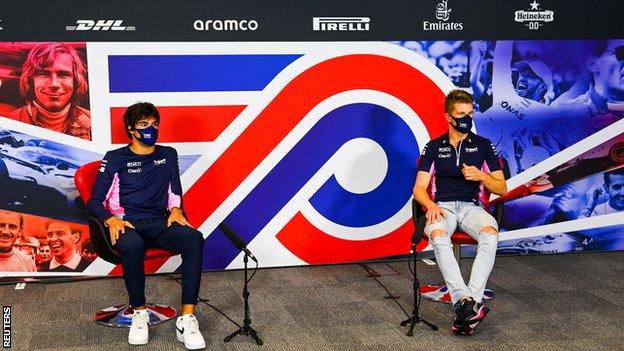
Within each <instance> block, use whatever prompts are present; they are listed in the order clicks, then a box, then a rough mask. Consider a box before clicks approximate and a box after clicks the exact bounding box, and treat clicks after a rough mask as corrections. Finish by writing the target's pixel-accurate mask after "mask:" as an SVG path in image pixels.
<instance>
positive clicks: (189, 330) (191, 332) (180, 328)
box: [176, 314, 206, 350]
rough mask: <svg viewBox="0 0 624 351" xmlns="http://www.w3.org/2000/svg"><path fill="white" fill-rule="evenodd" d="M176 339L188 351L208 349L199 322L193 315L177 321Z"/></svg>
mask: <svg viewBox="0 0 624 351" xmlns="http://www.w3.org/2000/svg"><path fill="white" fill-rule="evenodd" d="M176 337H177V338H178V341H181V342H183V343H184V347H186V348H187V349H188V350H199V349H204V348H206V341H204V337H203V336H202V334H201V332H200V331H199V322H197V318H195V316H194V315H192V314H185V315H183V316H180V317H178V320H176Z"/></svg>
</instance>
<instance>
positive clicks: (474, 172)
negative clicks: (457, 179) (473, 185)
mask: <svg viewBox="0 0 624 351" xmlns="http://www.w3.org/2000/svg"><path fill="white" fill-rule="evenodd" d="M462 174H463V175H464V178H466V180H472V181H475V182H482V181H483V180H484V179H485V173H483V172H481V170H480V169H478V168H477V167H475V166H468V165H466V164H465V163H462Z"/></svg>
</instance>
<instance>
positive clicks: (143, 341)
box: [128, 339, 149, 345]
mask: <svg viewBox="0 0 624 351" xmlns="http://www.w3.org/2000/svg"><path fill="white" fill-rule="evenodd" d="M148 341H149V339H147V340H130V339H128V344H130V345H145V344H147V342H148Z"/></svg>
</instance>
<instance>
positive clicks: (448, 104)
mask: <svg viewBox="0 0 624 351" xmlns="http://www.w3.org/2000/svg"><path fill="white" fill-rule="evenodd" d="M457 103H462V104H472V103H474V98H473V97H472V95H470V94H469V93H467V92H465V91H463V90H459V89H455V90H451V91H450V92H449V93H448V95H446V98H444V110H445V111H446V113H448V114H450V113H451V112H453V105H455V104H457Z"/></svg>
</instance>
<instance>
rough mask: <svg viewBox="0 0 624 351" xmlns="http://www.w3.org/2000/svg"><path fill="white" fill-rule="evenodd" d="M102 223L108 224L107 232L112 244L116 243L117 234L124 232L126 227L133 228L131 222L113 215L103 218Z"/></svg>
mask: <svg viewBox="0 0 624 351" xmlns="http://www.w3.org/2000/svg"><path fill="white" fill-rule="evenodd" d="M104 223H105V224H106V225H107V226H108V233H109V235H110V239H111V245H113V246H114V245H115V244H116V243H117V239H119V235H121V234H123V233H125V232H126V227H130V228H132V229H135V228H134V226H133V225H132V223H130V222H128V221H123V220H121V219H119V218H117V217H115V216H113V217H111V218H109V219H107V220H105V221H104Z"/></svg>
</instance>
